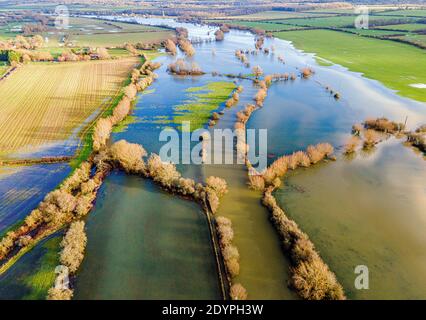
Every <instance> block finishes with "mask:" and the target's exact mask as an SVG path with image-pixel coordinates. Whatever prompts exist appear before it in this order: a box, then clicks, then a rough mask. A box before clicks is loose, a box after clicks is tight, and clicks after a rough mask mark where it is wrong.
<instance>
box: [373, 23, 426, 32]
mask: <svg viewBox="0 0 426 320" xmlns="http://www.w3.org/2000/svg"><path fill="white" fill-rule="evenodd" d="M377 28H380V29H386V30H404V31H417V30H426V24H424V23H405V24H392V25H389V26H380V27H377Z"/></svg>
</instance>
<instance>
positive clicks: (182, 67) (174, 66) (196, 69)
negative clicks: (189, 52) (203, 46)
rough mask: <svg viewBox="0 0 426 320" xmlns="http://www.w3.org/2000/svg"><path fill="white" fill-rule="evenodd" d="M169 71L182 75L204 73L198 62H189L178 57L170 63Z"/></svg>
mask: <svg viewBox="0 0 426 320" xmlns="http://www.w3.org/2000/svg"><path fill="white" fill-rule="evenodd" d="M167 71H169V72H170V73H172V74H176V75H180V76H187V75H191V76H199V75H203V74H204V72H203V71H202V70H201V68H200V66H199V65H198V64H197V63H196V62H187V61H185V60H184V59H177V60H176V61H175V62H173V63H170V64H169V66H168V68H167Z"/></svg>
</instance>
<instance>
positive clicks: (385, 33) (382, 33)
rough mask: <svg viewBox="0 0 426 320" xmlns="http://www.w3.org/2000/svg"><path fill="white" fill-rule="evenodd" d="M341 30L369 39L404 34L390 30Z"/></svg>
mask: <svg viewBox="0 0 426 320" xmlns="http://www.w3.org/2000/svg"><path fill="white" fill-rule="evenodd" d="M341 30H344V31H348V32H351V33H356V34H359V35H361V36H371V37H382V36H390V35H398V34H401V35H403V34H405V32H400V31H392V30H389V31H387V30H377V29H356V28H341Z"/></svg>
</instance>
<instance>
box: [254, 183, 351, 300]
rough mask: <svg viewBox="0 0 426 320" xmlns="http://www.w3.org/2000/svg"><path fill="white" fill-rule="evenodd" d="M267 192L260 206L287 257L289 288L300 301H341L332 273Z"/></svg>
mask: <svg viewBox="0 0 426 320" xmlns="http://www.w3.org/2000/svg"><path fill="white" fill-rule="evenodd" d="M271 192H272V189H268V190H267V191H266V192H265V193H264V196H263V199H262V203H263V205H264V206H265V207H267V208H268V209H269V211H270V212H271V220H272V222H273V223H274V226H275V228H276V229H277V231H278V233H279V235H280V237H281V238H282V241H283V248H284V250H285V251H286V252H287V254H288V255H289V257H290V258H291V263H292V265H293V267H291V268H290V273H291V285H292V287H293V288H294V289H295V290H296V291H297V293H298V294H299V295H300V296H301V297H302V298H304V299H311V300H314V299H317V300H322V299H325V300H335V299H336V300H337V299H339V300H340V299H345V295H344V292H343V288H342V286H341V285H340V284H339V283H338V281H337V279H336V277H335V275H334V273H333V272H331V271H330V270H329V268H328V267H327V265H326V264H325V263H324V262H323V261H322V259H321V258H320V256H319V255H318V253H317V252H316V251H315V248H314V245H313V244H312V242H311V241H310V240H309V238H308V236H307V235H306V234H305V233H303V232H302V231H301V230H300V229H299V227H298V226H297V224H296V223H295V222H294V221H292V220H290V219H288V218H287V216H286V215H285V213H284V211H283V210H282V209H281V208H280V207H279V206H278V205H277V203H276V200H275V198H274V197H273V196H272V193H271Z"/></svg>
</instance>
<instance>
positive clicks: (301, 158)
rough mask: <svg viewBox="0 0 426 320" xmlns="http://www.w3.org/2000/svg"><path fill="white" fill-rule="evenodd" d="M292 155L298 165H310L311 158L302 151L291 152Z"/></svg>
mask: <svg viewBox="0 0 426 320" xmlns="http://www.w3.org/2000/svg"><path fill="white" fill-rule="evenodd" d="M293 157H294V158H295V159H296V162H297V165H298V166H302V167H309V166H310V165H311V160H310V159H309V157H308V156H307V155H306V153H305V152H303V151H297V152H295V153H293Z"/></svg>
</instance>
